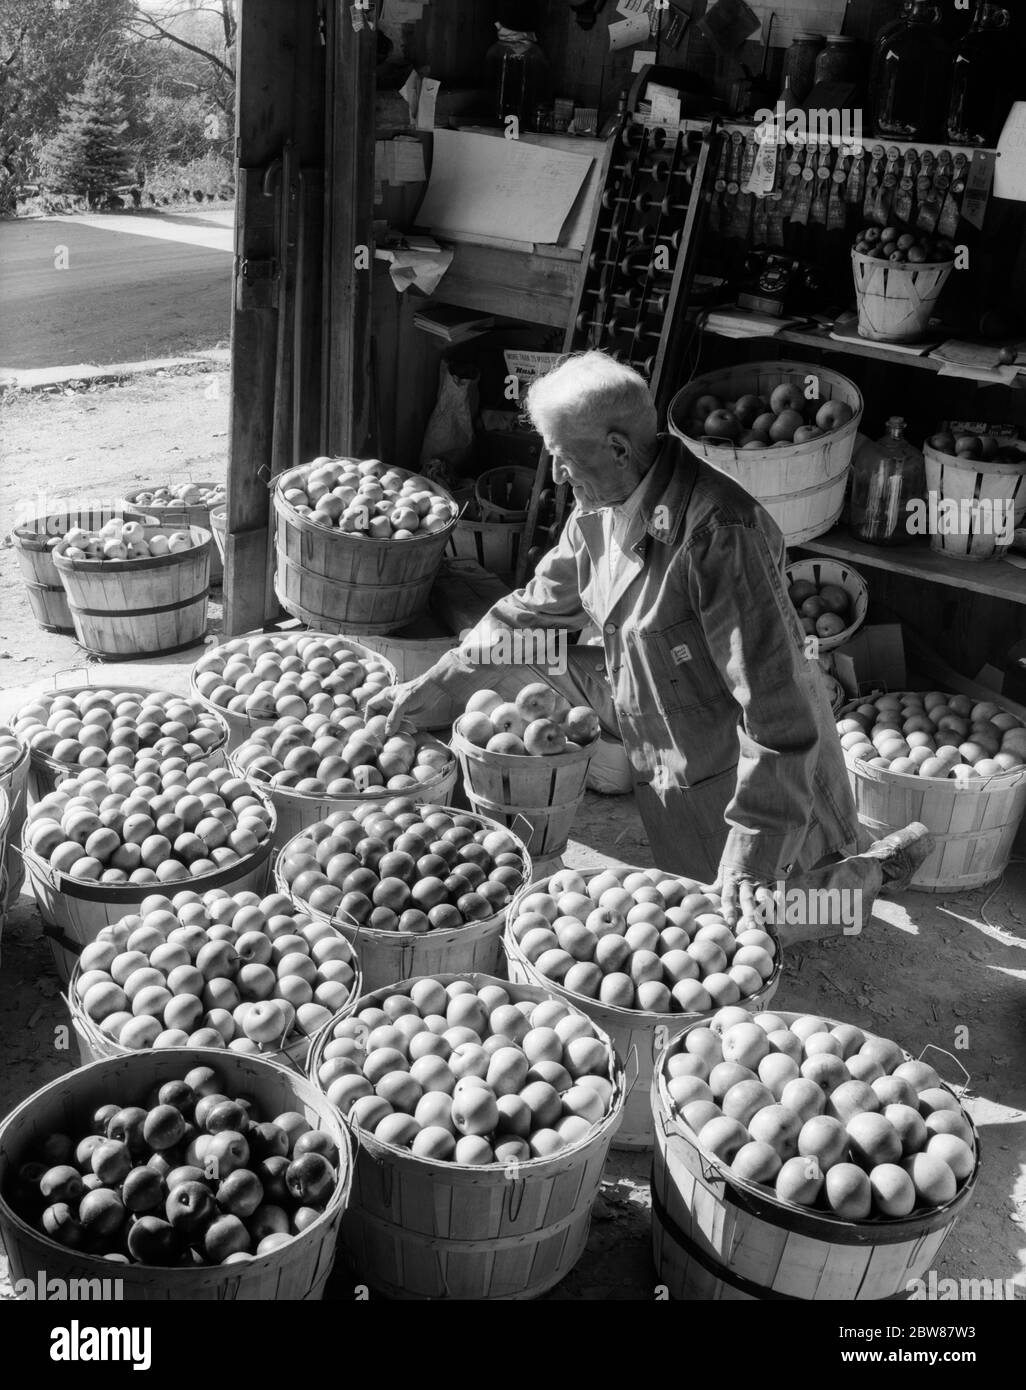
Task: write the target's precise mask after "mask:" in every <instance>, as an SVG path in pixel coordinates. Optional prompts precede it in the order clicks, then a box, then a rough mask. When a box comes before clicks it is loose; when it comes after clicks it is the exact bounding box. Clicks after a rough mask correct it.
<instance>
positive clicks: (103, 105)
mask: <svg viewBox="0 0 1026 1390" xmlns="http://www.w3.org/2000/svg"><path fill="white" fill-rule="evenodd" d="M127 129H128V122H127V121H126V120H125V119H124V110H123V107H122V103H121V93H120V91H119V90H118V86H117V83H116V82H115V80H114V79H113V78H112V77H111V75H110V73H109V72H108V71H107V69H106V68H105V66H104V65H103V63H102V62H101V60H100V59H98V58H97V59H94V60H93V62H92V63H91V64H90V66H89V71H88V72H87V73H86V79H85V82H84V83H83V85H82V90H81V91H80V92H77V93H75V95H74V96H72V97H71V98H70V99H69V100H68V102H67V104H66V107H65V110H64V113H63V117H62V120H61V123H60V126H59V128H58V131H57V134H56V135H55V136H54V137H53V139H52V140H51V141H50V142H49V144H48V145H47V146H46V148H45V149H44V151H43V154H42V157H41V159H42V164H43V167H44V169H45V170H46V171H47V174H48V179H47V181H48V182H49V183H51V184H52V186H53V187H55V188H58V189H60V190H61V191H62V192H67V193H80V194H83V195H84V196H85V198H86V201H87V203H89V204H90V206H91V205H93V204H95V203H101V202H103V201H104V200H105V199H106V198H107V197H108V196H109V195H110V194H111V193H113V192H114V190H115V189H116V188H117V187H119V186H120V185H121V184H123V183H125V181H126V179H127V178H128V167H127V156H126V151H125V147H124V143H123V140H122V137H123V136H124V133H125V131H126V130H127Z"/></svg>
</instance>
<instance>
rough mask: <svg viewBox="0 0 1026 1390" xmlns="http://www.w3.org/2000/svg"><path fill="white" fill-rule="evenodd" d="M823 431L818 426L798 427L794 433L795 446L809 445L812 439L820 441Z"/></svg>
mask: <svg viewBox="0 0 1026 1390" xmlns="http://www.w3.org/2000/svg"><path fill="white" fill-rule="evenodd" d="M822 437H823V430H822V429H820V427H819V426H818V425H799V426H798V428H797V429H796V430H795V432H794V443H795V444H810V443H811V442H812V440H814V439H822Z"/></svg>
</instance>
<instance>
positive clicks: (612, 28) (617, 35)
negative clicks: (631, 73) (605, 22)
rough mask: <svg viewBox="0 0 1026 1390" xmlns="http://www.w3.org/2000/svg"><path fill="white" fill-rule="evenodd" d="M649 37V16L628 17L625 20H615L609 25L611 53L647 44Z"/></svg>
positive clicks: (635, 15) (634, 15)
mask: <svg viewBox="0 0 1026 1390" xmlns="http://www.w3.org/2000/svg"><path fill="white" fill-rule="evenodd" d="M648 35H649V22H648V15H647V14H646V15H637V14H630V15H627V17H626V18H625V19H614V20H611V21H610V24H609V51H610V53H617V52H619V50H620V49H621V48H630V46H631V45H632V44H635V43H645V42H646V41H647V39H648Z"/></svg>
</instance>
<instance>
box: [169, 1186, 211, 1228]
mask: <svg viewBox="0 0 1026 1390" xmlns="http://www.w3.org/2000/svg"><path fill="white" fill-rule="evenodd" d="M164 1214H165V1215H166V1217H167V1219H168V1221H169V1222H170V1223H171V1225H172V1226H173V1228H174V1229H175V1231H176V1232H178V1233H179V1234H181V1235H182V1236H184V1237H185V1238H186V1239H187V1240H189V1241H191V1240H193V1239H194V1238H195V1237H197V1236H198V1235H199V1234H200V1233H201V1231H203V1230H205V1229H206V1227H207V1226H208V1225H209V1224H210V1222H211V1221H212V1220H213V1218H214V1216H215V1215H216V1214H217V1207H216V1204H215V1202H214V1195H213V1193H212V1192H211V1191H210V1189H209V1188H208V1187H207V1186H206V1184H205V1183H202V1182H195V1181H188V1182H182V1183H178V1184H177V1185H176V1186H175V1187H173V1188H172V1189H171V1191H170V1192H169V1193H168V1196H167V1201H166V1202H165V1204H164Z"/></svg>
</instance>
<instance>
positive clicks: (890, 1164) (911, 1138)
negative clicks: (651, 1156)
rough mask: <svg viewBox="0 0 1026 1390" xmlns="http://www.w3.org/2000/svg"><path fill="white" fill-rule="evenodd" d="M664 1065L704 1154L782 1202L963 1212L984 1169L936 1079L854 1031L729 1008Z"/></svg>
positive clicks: (848, 1216)
mask: <svg viewBox="0 0 1026 1390" xmlns="http://www.w3.org/2000/svg"><path fill="white" fill-rule="evenodd" d="M664 1065H665V1071H664V1075H665V1077H666V1089H667V1091H668V1092H669V1095H670V1098H671V1099H672V1101H673V1103H674V1106H675V1108H676V1110H677V1112H678V1113H679V1115H680V1117H681V1119H682V1120H683V1121H684V1123H685V1124H686V1125H687V1127H688V1128H689V1129H690V1130H691V1131H692V1133H693V1134H694V1135H695V1136H696V1137H697V1140H698V1144H699V1147H700V1148H701V1149H702V1150H703V1151H704V1152H705V1153H707V1154H710V1155H712V1156H713V1157H714V1158H717V1159H719V1161H720V1162H721V1163H722V1164H724V1165H725V1166H727V1167H728V1168H729V1169H730V1171H731V1172H732V1173H734V1174H735V1175H736V1176H737V1177H739V1178H743V1179H745V1180H747V1181H748V1182H753V1183H759V1184H761V1185H763V1186H765V1187H767V1188H768V1189H769V1190H770V1191H771V1192H773V1193H775V1195H776V1196H777V1197H778V1198H779V1199H780V1200H781V1201H782V1202H792V1203H794V1204H796V1205H797V1206H802V1207H813V1208H817V1209H819V1210H821V1211H829V1212H833V1213H834V1214H835V1215H836V1216H840V1217H843V1218H844V1219H845V1220H848V1221H867V1220H870V1219H872V1218H877V1219H888V1218H890V1219H897V1218H901V1217H906V1216H909V1215H911V1213H912V1212H913V1211H915V1210H916V1209H917V1208H922V1209H929V1208H933V1207H939V1206H944V1205H945V1204H946V1203H947V1202H950V1201H951V1200H952V1198H953V1197H954V1196H955V1194H956V1193H957V1191H958V1189H959V1188H960V1187H961V1185H962V1184H963V1183H964V1182H965V1180H966V1179H967V1178H968V1177H969V1175H970V1174H971V1173H972V1171H973V1169H974V1167H975V1165H976V1148H975V1141H974V1138H973V1131H972V1126H971V1125H970V1123H969V1121H968V1120H967V1119H966V1117H965V1115H964V1113H963V1111H962V1107H961V1105H960V1104H959V1102H958V1100H957V1098H956V1097H955V1095H954V1094H953V1093H952V1092H951V1091H950V1090H949V1089H948V1088H947V1087H946V1086H944V1085H943V1084H942V1083H941V1079H940V1077H939V1076H938V1075H937V1073H936V1071H934V1069H933V1067H931V1066H929V1065H928V1064H927V1063H926V1062H914V1061H910V1060H908V1059H907V1058H906V1056H905V1054H904V1053H903V1052H902V1050H901V1048H900V1047H898V1045H897V1043H893V1042H890V1041H888V1040H887V1039H886V1038H880V1037H876V1036H874V1035H873V1034H870V1033H864V1032H863V1031H862V1029H861V1028H855V1027H853V1026H852V1025H851V1024H848V1023H836V1024H833V1023H830V1022H828V1021H827V1020H826V1019H822V1018H816V1017H815V1016H814V1015H812V1014H803V1015H802V1016H801V1017H799V1018H797V1019H795V1021H794V1022H793V1023H791V1024H788V1023H787V1022H786V1021H785V1020H784V1019H783V1018H781V1017H780V1016H779V1015H778V1014H773V1013H761V1014H755V1015H754V1016H753V1015H752V1014H746V1013H745V1012H744V1010H743V1009H738V1008H727V1009H721V1010H720V1011H719V1012H718V1013H717V1014H715V1015H714V1016H713V1018H712V1019H710V1021H709V1026H708V1027H702V1028H690V1029H688V1031H687V1032H686V1033H685V1034H684V1036H683V1038H682V1039H681V1041H680V1042H679V1043H677V1044H675V1045H674V1047H673V1049H672V1051H671V1053H670V1055H669V1056H668V1057H667V1059H666V1062H665V1064H664Z"/></svg>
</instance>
